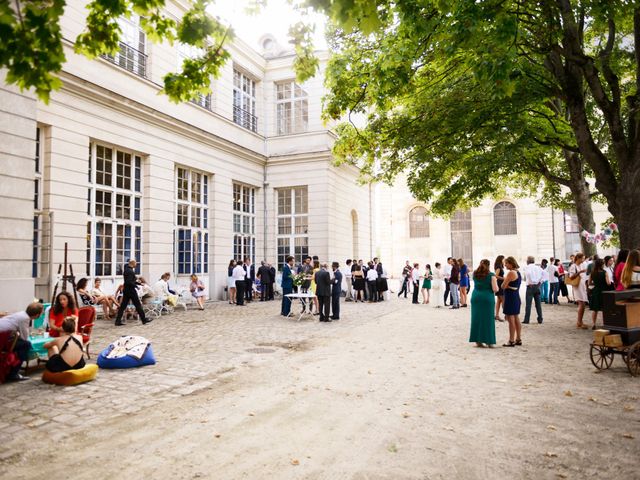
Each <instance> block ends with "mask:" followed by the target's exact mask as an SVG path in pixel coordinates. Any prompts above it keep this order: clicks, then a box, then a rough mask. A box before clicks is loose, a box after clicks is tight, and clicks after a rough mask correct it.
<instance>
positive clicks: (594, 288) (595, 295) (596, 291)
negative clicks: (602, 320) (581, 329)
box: [587, 258, 613, 330]
mask: <svg viewBox="0 0 640 480" xmlns="http://www.w3.org/2000/svg"><path fill="white" fill-rule="evenodd" d="M587 286H588V287H589V288H590V289H591V297H590V298H589V309H590V310H591V321H592V323H593V326H592V327H591V329H592V330H595V329H596V320H597V319H598V312H601V311H602V292H606V291H607V290H612V289H613V286H612V284H611V280H610V279H609V276H608V275H607V272H605V271H604V260H603V259H602V258H598V259H596V261H595V262H594V263H593V270H592V271H591V275H590V276H589V283H588V285H587Z"/></svg>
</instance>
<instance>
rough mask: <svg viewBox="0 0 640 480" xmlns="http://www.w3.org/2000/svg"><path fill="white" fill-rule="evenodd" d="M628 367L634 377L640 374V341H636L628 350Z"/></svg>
mask: <svg viewBox="0 0 640 480" xmlns="http://www.w3.org/2000/svg"><path fill="white" fill-rule="evenodd" d="M626 357H627V368H628V369H629V373H630V374H631V375H633V376H634V377H637V376H638V375H640V342H636V343H634V344H633V345H631V346H630V347H629V350H627V355H626Z"/></svg>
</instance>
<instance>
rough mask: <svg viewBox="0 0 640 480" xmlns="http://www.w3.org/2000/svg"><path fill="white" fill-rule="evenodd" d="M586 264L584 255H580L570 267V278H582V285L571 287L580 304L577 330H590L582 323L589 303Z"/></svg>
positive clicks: (577, 255)
mask: <svg viewBox="0 0 640 480" xmlns="http://www.w3.org/2000/svg"><path fill="white" fill-rule="evenodd" d="M585 265H586V264H585V262H584V253H578V254H576V256H575V259H574V263H573V265H571V267H569V278H570V279H572V280H573V279H575V278H576V277H580V283H579V284H578V285H576V286H574V287H571V290H573V298H574V300H575V301H576V303H577V304H578V321H577V322H576V327H577V328H583V329H586V328H589V327H587V326H586V325H585V324H584V323H582V317H583V316H584V309H585V306H586V304H587V302H588V301H589V299H588V297H587V267H586V266H585Z"/></svg>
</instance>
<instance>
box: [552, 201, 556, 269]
mask: <svg viewBox="0 0 640 480" xmlns="http://www.w3.org/2000/svg"><path fill="white" fill-rule="evenodd" d="M554 213H555V212H554V210H553V207H551V238H552V239H553V258H557V257H556V219H555V214H554Z"/></svg>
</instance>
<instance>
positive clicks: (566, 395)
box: [564, 390, 573, 397]
mask: <svg viewBox="0 0 640 480" xmlns="http://www.w3.org/2000/svg"><path fill="white" fill-rule="evenodd" d="M564 396H565V397H573V392H571V390H567V391H566V392H564Z"/></svg>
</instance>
